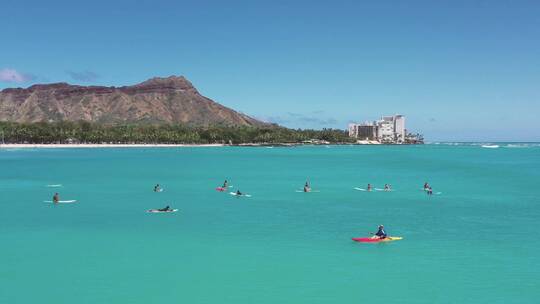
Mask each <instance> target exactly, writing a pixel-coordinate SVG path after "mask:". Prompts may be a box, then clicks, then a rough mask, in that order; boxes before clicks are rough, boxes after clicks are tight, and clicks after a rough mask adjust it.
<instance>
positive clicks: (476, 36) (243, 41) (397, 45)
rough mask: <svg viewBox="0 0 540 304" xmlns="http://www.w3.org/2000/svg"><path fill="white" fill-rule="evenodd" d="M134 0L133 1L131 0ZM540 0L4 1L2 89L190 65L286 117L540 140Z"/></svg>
mask: <svg viewBox="0 0 540 304" xmlns="http://www.w3.org/2000/svg"><path fill="white" fill-rule="evenodd" d="M135 2H136V3H135ZM538 16H540V2H539V1H53V0H51V1H21V0H18V1H13V0H3V1H1V2H0V21H1V24H2V31H0V33H1V34H0V89H1V88H6V87H16V86H20V87H26V86H29V85H31V84H32V83H44V82H60V81H61V82H69V83H74V84H98V85H115V86H119V85H129V84H135V83H138V82H141V81H143V80H145V79H148V78H151V77H154V76H169V75H184V76H185V77H187V78H188V79H189V80H191V81H192V82H193V84H194V85H195V86H196V87H197V88H198V89H199V91H200V92H201V93H202V94H203V95H205V96H208V97H210V98H212V99H214V100H215V101H218V102H220V103H222V104H224V105H226V106H228V107H231V108H234V109H236V110H239V111H242V112H244V113H247V114H249V115H252V116H254V117H258V118H263V119H266V120H272V121H274V122H278V123H280V124H283V125H285V126H289V127H295V128H296V127H301V128H322V127H334V128H343V129H344V128H346V125H347V124H348V122H350V121H364V120H373V119H376V118H378V117H379V116H380V115H383V114H393V113H401V114H404V115H406V116H407V127H408V129H410V130H414V131H418V132H421V133H424V134H425V136H426V138H427V139H429V140H485V141H493V140H516V141H533V140H534V141H538V140H540V120H539V119H538V118H537V116H538V114H537V113H538V112H539V111H540V18H539V17H538Z"/></svg>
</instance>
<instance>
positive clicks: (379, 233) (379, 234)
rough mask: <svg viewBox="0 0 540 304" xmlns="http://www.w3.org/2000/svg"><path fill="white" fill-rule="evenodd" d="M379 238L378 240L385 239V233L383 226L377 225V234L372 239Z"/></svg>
mask: <svg viewBox="0 0 540 304" xmlns="http://www.w3.org/2000/svg"><path fill="white" fill-rule="evenodd" d="M377 237H378V238H379V239H385V238H386V231H384V226H383V225H379V230H378V231H377V233H375V235H373V238H377Z"/></svg>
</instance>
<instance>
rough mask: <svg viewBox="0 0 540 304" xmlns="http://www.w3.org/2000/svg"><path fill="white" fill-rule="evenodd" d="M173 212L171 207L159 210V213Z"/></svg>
mask: <svg viewBox="0 0 540 304" xmlns="http://www.w3.org/2000/svg"><path fill="white" fill-rule="evenodd" d="M170 210H171V207H170V206H167V207H165V208H161V209H158V211H161V212H167V211H170Z"/></svg>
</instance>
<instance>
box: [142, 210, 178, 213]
mask: <svg viewBox="0 0 540 304" xmlns="http://www.w3.org/2000/svg"><path fill="white" fill-rule="evenodd" d="M176 211H178V209H171V210H168V211H161V210H157V209H150V210H147V211H146V212H148V213H172V212H176Z"/></svg>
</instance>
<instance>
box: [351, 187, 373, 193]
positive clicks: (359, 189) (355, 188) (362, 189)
mask: <svg viewBox="0 0 540 304" xmlns="http://www.w3.org/2000/svg"><path fill="white" fill-rule="evenodd" d="M354 190H358V191H366V192H369V191H368V190H367V189H364V188H358V187H354Z"/></svg>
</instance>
